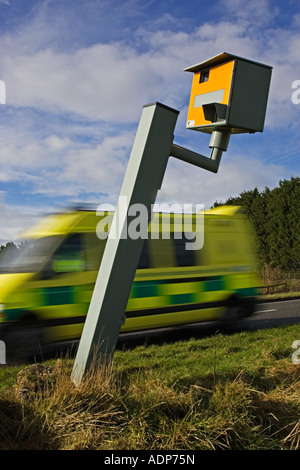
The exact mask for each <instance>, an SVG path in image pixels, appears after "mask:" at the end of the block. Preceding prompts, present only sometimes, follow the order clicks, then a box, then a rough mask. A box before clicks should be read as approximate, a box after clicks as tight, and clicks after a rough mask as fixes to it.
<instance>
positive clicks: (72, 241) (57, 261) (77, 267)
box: [52, 233, 85, 273]
mask: <svg viewBox="0 0 300 470" xmlns="http://www.w3.org/2000/svg"><path fill="white" fill-rule="evenodd" d="M84 267H85V252H84V245H83V243H82V239H81V234H80V233H75V234H72V235H70V236H69V237H68V238H67V239H66V240H65V241H64V242H63V243H62V245H60V247H59V248H58V249H57V251H56V253H55V254H54V256H53V261H52V269H53V271H54V272H55V273H66V272H76V271H83V270H84Z"/></svg>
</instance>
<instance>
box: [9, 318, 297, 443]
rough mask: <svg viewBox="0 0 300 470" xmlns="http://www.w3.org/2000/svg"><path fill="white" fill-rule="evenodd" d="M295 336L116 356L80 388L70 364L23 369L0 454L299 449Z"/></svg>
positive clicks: (197, 343)
mask: <svg viewBox="0 0 300 470" xmlns="http://www.w3.org/2000/svg"><path fill="white" fill-rule="evenodd" d="M295 328H296V327H295ZM299 331H300V330H299V329H297V328H296V329H293V328H292V327H289V328H286V329H278V330H272V331H270V332H269V333H268V334H267V332H264V334H262V333H261V332H257V333H253V334H248V335H246V334H240V335H233V336H232V337H229V336H227V337H222V336H220V337H218V343H217V345H218V346H217V348H218V351H217V352H218V354H217V355H216V354H214V352H213V349H212V346H213V344H215V341H216V339H215V338H207V339H202V340H191V341H189V342H179V343H176V344H172V345H169V346H168V345H161V346H160V347H156V348H151V347H148V348H147V347H145V348H137V349H136V350H135V351H132V352H129V351H127V352H122V353H121V352H120V353H118V354H117V355H116V359H115V360H116V363H115V364H114V365H113V367H111V368H102V369H101V368H99V369H95V370H94V371H93V373H91V374H90V375H89V376H87V377H85V380H84V381H83V382H82V383H81V385H80V386H78V387H76V386H75V385H74V384H73V382H72V381H71V380H70V376H71V370H72V365H73V364H72V361H71V360H59V361H57V362H56V363H54V364H52V365H49V364H50V363H49V364H48V365H46V364H41V365H33V366H28V367H25V368H23V369H22V370H21V371H20V372H19V373H18V374H17V375H16V380H15V383H14V385H13V386H11V376H9V385H8V386H7V387H6V388H2V389H1V391H0V422H1V426H0V443H1V444H0V449H9V450H16V449H33V450H37V449H49V450H56V449H59V450H66V449H68V450H77V449H78V450H79V449H80V450H81V449H89V450H94V449H95V450H116V449H118V450H163V449H164V450H175V449H176V450H180V449H182V450H220V449H224V450H227V449H232V450H272V449H276V450H279V449H284V450H290V449H292V450H296V449H299V448H300V380H299V379H300V366H297V365H295V364H292V362H291V356H290V355H291V353H292V350H291V349H290V345H291V338H294V336H295V335H298V333H299ZM276 335H277V336H276ZM285 345H287V346H285ZM251 347H252V354H250V352H251ZM246 353H247V354H249V356H246ZM151 354H152V356H151ZM213 358H214V359H213ZM172 359H173V360H176V361H177V362H176V363H173V362H172ZM211 359H213V360H214V361H215V362H214V363H211V364H210V365H209V361H210V360H211ZM191 360H192V362H191ZM176 364H177V365H176ZM241 364H243V366H241ZM208 366H209V369H208V370H210V372H207V369H206V368H207V367H208Z"/></svg>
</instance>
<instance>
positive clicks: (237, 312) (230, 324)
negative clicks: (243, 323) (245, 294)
mask: <svg viewBox="0 0 300 470" xmlns="http://www.w3.org/2000/svg"><path fill="white" fill-rule="evenodd" d="M242 317H243V313H242V307H241V305H240V303H239V302H238V301H237V299H230V300H229V302H228V305H227V308H226V311H225V314H224V316H223V317H222V327H223V328H224V329H226V330H227V329H232V328H235V327H236V326H237V324H238V323H239V322H240V320H241V319H242Z"/></svg>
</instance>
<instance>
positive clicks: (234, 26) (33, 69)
mask: <svg viewBox="0 0 300 470" xmlns="http://www.w3.org/2000/svg"><path fill="white" fill-rule="evenodd" d="M0 1H1V0H0ZM100 3H101V2H100ZM100 3H99V5H100ZM104 3H105V4H104ZM48 4H49V5H50V6H51V2H41V5H42V7H39V8H38V7H37V6H35V7H34V8H35V9H34V11H35V16H34V18H33V20H32V21H31V22H27V23H25V24H24V25H23V26H21V27H20V28H19V29H18V30H17V31H14V32H11V33H5V34H3V35H2V36H1V37H0V39H1V42H0V53H1V77H0V78H1V79H3V80H4V81H5V83H6V87H7V105H6V109H7V110H9V111H8V112H7V116H5V117H7V122H5V121H4V119H5V117H3V118H2V119H1V127H0V149H1V150H0V162H1V172H0V181H2V182H4V183H8V182H13V181H15V182H16V183H19V182H22V183H23V185H25V186H23V189H22V191H23V193H22V194H24V191H25V188H26V191H30V192H31V193H32V194H34V195H37V194H39V195H41V196H44V195H46V196H49V197H56V198H57V197H61V198H70V199H84V197H85V195H86V197H88V198H89V199H90V198H92V199H93V198H94V199H97V194H98V193H99V194H100V193H104V196H102V197H103V199H106V202H111V203H114V202H115V200H116V197H117V194H118V191H119V189H120V187H121V183H122V179H123V176H124V173H125V168H126V162H127V159H128V156H129V154H130V150H131V145H132V142H133V138H134V133H135V126H136V124H137V121H138V119H139V117H140V114H141V111H142V107H143V105H144V104H147V103H149V102H152V101H161V102H163V103H165V104H166V105H168V106H172V107H174V108H176V109H179V110H180V111H181V114H180V116H179V120H178V124H177V128H176V136H177V137H178V136H179V137H180V139H181V140H182V141H183V142H179V143H180V144H182V145H185V143H186V142H192V143H193V142H195V141H196V136H195V135H194V136H192V135H191V134H190V132H187V131H186V130H185V116H186V108H187V103H188V98H189V91H190V85H191V78H192V77H191V74H187V73H183V69H184V68H185V67H188V66H190V65H193V64H195V63H197V62H201V61H202V60H205V59H207V58H209V57H211V56H214V55H216V54H218V53H219V52H222V51H224V50H225V51H228V52H232V53H234V54H237V55H240V56H244V57H248V58H250V59H253V60H257V61H261V62H264V63H266V64H269V65H272V66H273V67H274V70H273V76H272V82H271V90H270V98H269V104H268V111H267V120H266V128H265V129H268V128H271V127H272V128H273V129H277V130H278V134H280V133H282V132H284V131H288V132H289V131H290V130H291V129H292V130H294V128H295V127H296V126H298V115H299V110H298V109H300V106H299V108H297V106H295V105H293V103H292V101H291V95H292V89H291V84H292V81H293V80H296V79H300V64H299V58H298V51H299V47H300V34H299V29H298V26H297V25H298V24H299V15H298V16H297V15H295V16H294V18H293V19H291V28H290V29H286V28H283V27H278V26H276V23H275V20H276V18H277V15H278V9H277V7H275V8H274V4H273V3H270V2H269V1H264V0H253V2H248V3H245V2H244V1H242V0H226V1H225V0H222V1H221V2H219V7H218V11H219V12H220V17H219V18H220V19H218V16H217V15H216V17H215V18H216V19H215V21H209V22H208V21H206V22H204V23H203V24H199V26H197V27H196V28H194V29H190V30H188V31H184V30H181V29H180V27H179V29H177V30H175V29H173V30H170V29H169V30H168V29H167V28H164V29H162V30H160V31H158V30H157V25H158V21H156V28H153V29H151V27H150V26H151V25H150V22H151V21H150V20H149V22H148V23H147V26H145V23H141V26H140V27H139V28H137V29H136V30H134V31H131V32H130V37H128V39H127V37H126V35H124V38H123V40H122V41H121V40H119V41H117V40H111V41H106V42H103V40H98V41H94V42H92V43H88V41H86V40H85V38H84V39H82V41H80V40H79V39H80V37H79V36H78V45H76V43H75V44H73V45H72V47H70V49H68V48H67V47H66V46H65V47H61V48H59V47H58V44H59V42H60V39H61V38H62V37H65V36H66V31H64V28H63V26H64V25H66V24H67V20H66V18H63V17H62V18H60V19H59V21H58V23H55V22H51V21H49V15H48V13H49V10H47V8H46V7H47V5H48ZM129 4H130V5H131V6H132V8H133V7H134V8H135V7H136V6H137V3H136V2H133V3H132V2H129ZM53 5H54V4H53V3H52V6H53ZM127 6H128V3H127ZM101 8H103V12H104V13H105V11H106V12H109V2H103V4H102V6H101ZM107 14H108V13H107ZM110 14H111V13H110ZM139 14H141V12H139ZM52 18H53V17H52ZM105 18H107V15H106V16H105ZM166 20H167V18H166V17H164V18H163V21H164V22H166ZM99 21H102V20H101V19H99ZM171 23H172V22H171V21H170V17H169V18H168V24H169V25H170V24H171ZM106 27H107V28H108V26H107V25H106ZM1 109H3V108H1ZM9 112H10V115H9ZM35 113H36V114H35ZM194 134H195V133H194ZM197 137H198V136H197ZM253 139H255V137H253ZM186 145H187V146H188V147H190V143H187V144H186ZM192 146H193V145H192ZM207 149H208V147H207ZM195 151H197V149H195ZM208 151H209V150H208ZM280 151H281V148H280V146H279V148H278V152H279V153H280ZM229 152H230V150H229ZM229 152H228V153H229ZM231 155H232V154H231V153H230V156H229V157H228V156H227V155H226V156H224V157H223V160H222V163H221V167H220V171H219V173H218V175H212V174H209V173H208V172H204V170H201V169H196V171H195V169H193V168H191V167H190V166H188V165H185V164H183V163H180V162H171V161H170V164H169V165H168V170H167V174H166V177H165V181H164V186H163V189H162V191H161V193H160V198H162V199H163V200H165V201H170V200H172V201H173V202H176V201H177V200H178V198H180V199H181V200H183V202H195V203H196V202H197V203H205V204H206V205H210V204H212V203H213V202H214V201H215V200H220V199H222V200H224V199H226V198H227V197H229V196H232V195H237V194H239V193H240V192H241V191H242V190H245V189H251V188H253V187H255V186H258V187H259V188H263V187H264V186H273V185H276V184H278V180H279V179H280V178H283V177H290V174H289V172H288V170H286V169H285V168H284V167H283V166H280V165H272V164H271V163H270V162H271V160H268V161H267V162H264V163H262V162H261V161H259V160H258V159H255V158H254V157H251V158H247V159H246V158H245V157H243V156H239V157H238V156H237V153H236V154H235V155H236V157H235V156H234V155H232V156H231ZM268 163H269V164H268ZM279 163H280V161H279ZM285 163H286V162H285ZM20 197H22V196H20ZM191 198H195V200H194V201H190V200H191ZM4 201H5V199H3V204H4ZM101 202H102V201H101ZM3 207H4V206H3ZM3 210H4V209H3ZM6 215H7V214H6ZM7 220H8V222H7V224H11V228H12V231H13V230H14V226H13V224H14V222H13V219H9V218H8V219H7ZM9 220H11V222H9ZM20 220H21V219H20ZM7 227H8V225H7ZM7 230H8V228H7Z"/></svg>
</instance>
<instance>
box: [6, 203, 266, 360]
mask: <svg viewBox="0 0 300 470" xmlns="http://www.w3.org/2000/svg"><path fill="white" fill-rule="evenodd" d="M103 217H104V215H103ZM105 217H106V218H108V219H109V218H110V220H112V217H113V213H106V214H105ZM164 217H166V214H161V213H156V214H154V217H153V220H152V222H151V224H152V230H151V233H150V229H149V237H148V238H147V239H145V241H144V246H143V250H142V253H141V256H140V261H139V265H138V266H137V270H136V275H135V279H134V282H133V285H132V289H131V293H130V297H129V299H128V304H127V308H126V312H125V322H124V324H123V325H122V327H121V333H122V332H133V331H141V330H149V329H154V328H163V327H171V326H175V325H176V326H178V325H187V324H191V323H197V322H206V321H217V322H221V324H223V325H225V326H226V325H227V326H231V325H235V323H236V322H238V321H239V320H241V319H242V318H244V317H246V316H249V315H251V314H252V313H253V312H254V311H255V300H256V296H257V294H258V289H259V287H260V279H259V277H258V275H257V260H256V255H255V240H254V236H253V233H252V229H251V227H250V226H249V223H248V220H247V218H246V216H245V215H244V213H243V210H242V208H241V207H237V206H220V207H217V208H214V209H211V210H209V211H204V212H203V224H202V228H203V227H204V234H203V236H204V239H203V244H201V247H200V248H199V249H190V250H188V249H186V247H187V244H186V240H187V237H186V233H181V234H178V227H180V224H179V225H178V217H181V215H180V214H179V215H178V214H168V215H167V217H169V220H170V236H169V237H168V238H167V237H162V236H159V235H160V232H161V227H162V221H163V219H164ZM193 217H194V215H191V223H193ZM99 222H101V217H99V215H98V213H97V211H95V210H91V209H86V208H85V209H79V208H74V209H69V210H67V211H65V212H61V213H56V214H52V215H49V216H47V217H45V218H43V219H42V220H41V221H40V222H39V223H38V224H37V225H36V226H34V227H33V228H32V229H30V230H28V231H27V232H25V233H24V234H23V236H22V237H21V240H22V241H23V243H22V248H20V249H18V250H15V251H16V252H17V255H15V256H14V257H12V258H11V259H8V260H7V256H3V259H2V261H1V257H0V304H1V305H0V339H1V340H3V341H5V344H6V347H7V350H8V351H11V353H12V355H13V354H14V353H16V354H17V353H18V354H19V355H23V356H24V357H25V356H28V355H30V354H34V353H35V352H39V351H42V349H43V347H44V346H45V345H49V344H51V343H57V342H61V341H73V340H78V339H80V337H81V333H82V329H83V325H84V321H85V318H86V315H87V312H88V308H89V303H90V299H91V296H92V293H93V288H94V284H95V281H96V277H97V274H98V270H99V266H100V263H101V259H102V255H103V252H104V249H105V244H106V239H105V237H104V236H99V230H97V227H98V228H99ZM100 225H101V224H100ZM103 225H104V224H103ZM149 227H150V225H149ZM155 227H156V228H155ZM179 235H182V236H179ZM202 245H203V246H202ZM116 295H118V292H116Z"/></svg>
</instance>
